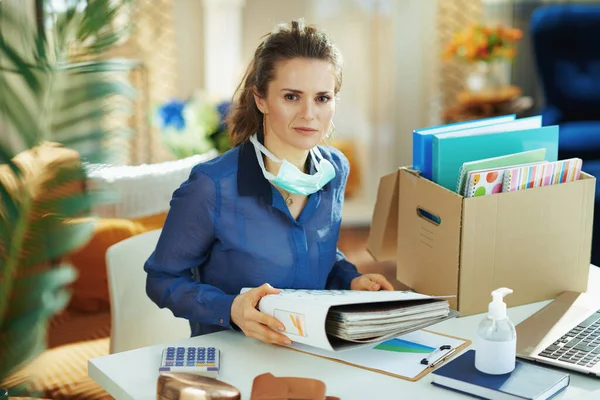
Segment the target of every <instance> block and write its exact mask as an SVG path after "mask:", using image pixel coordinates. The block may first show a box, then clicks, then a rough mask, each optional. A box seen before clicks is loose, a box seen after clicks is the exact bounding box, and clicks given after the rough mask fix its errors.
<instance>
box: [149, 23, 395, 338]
mask: <svg viewBox="0 0 600 400" xmlns="http://www.w3.org/2000/svg"><path fill="white" fill-rule="evenodd" d="M341 83H342V71H341V56H340V54H339V53H338V51H337V49H336V48H335V47H334V45H333V44H332V43H331V42H330V41H329V39H328V38H327V36H326V35H325V34H324V33H322V32H319V31H318V30H316V29H315V28H313V27H305V26H304V25H303V23H302V21H294V22H292V24H291V26H289V27H288V26H280V27H279V28H278V29H277V30H275V31H274V32H272V33H271V34H269V35H267V36H266V37H265V39H264V41H263V42H262V43H261V44H260V45H259V46H258V48H257V49H256V52H255V55H254V59H253V60H252V62H251V63H250V65H249V67H248V70H247V72H246V75H245V77H244V79H243V80H242V82H241V83H240V87H239V88H238V91H239V99H238V102H237V106H236V109H235V110H233V111H232V115H231V118H230V121H229V124H230V132H231V139H232V142H233V144H234V146H235V147H234V148H233V149H231V150H230V151H228V152H226V153H225V154H223V155H221V156H219V157H217V158H216V159H213V160H211V161H209V162H206V163H202V164H199V165H197V166H195V167H194V168H193V170H192V172H191V174H190V177H189V179H188V180H187V181H186V182H184V183H183V184H182V185H181V186H180V187H179V188H178V189H177V190H176V191H175V192H174V193H173V198H172V200H171V208H170V211H169V214H168V216H167V220H166V222H165V225H164V228H163V231H162V234H161V236H160V239H159V241H158V244H157V247H156V250H155V251H154V253H153V254H152V255H151V256H150V258H149V259H148V260H147V262H146V264H145V267H144V269H145V271H146V272H147V274H148V278H147V284H146V290H147V293H148V296H149V297H150V298H151V299H152V300H153V301H154V302H155V303H156V304H157V305H158V306H159V307H161V308H163V307H167V308H169V309H170V310H171V311H172V312H173V314H174V315H175V316H177V317H182V318H187V319H188V320H190V323H191V326H192V335H194V336H195V335H200V334H204V333H209V332H215V331H218V330H223V329H232V328H234V329H240V330H242V331H243V332H244V334H246V335H247V336H250V337H254V338H257V339H259V340H262V341H264V342H267V343H277V344H290V343H291V341H290V340H289V339H288V338H287V337H286V336H285V335H283V334H281V333H279V332H276V330H283V329H284V328H283V325H282V324H281V323H280V322H279V321H277V320H276V319H275V318H273V317H271V316H269V315H266V314H264V313H261V312H259V311H258V310H257V309H256V306H257V304H258V302H259V300H260V299H261V298H262V297H263V296H265V295H267V294H275V293H278V292H279V291H278V290H277V289H274V287H279V288H296V289H299V288H306V289H353V290H380V289H384V290H393V287H392V285H391V284H390V283H389V282H388V281H387V280H386V279H385V278H384V277H383V276H382V275H379V274H366V275H361V274H360V273H358V272H357V270H356V267H355V266H354V265H352V264H351V263H350V262H348V261H347V260H346V259H345V257H344V255H343V254H342V253H341V252H340V251H339V250H337V241H338V235H339V229H340V223H341V216H342V203H343V199H344V188H345V185H346V180H347V178H348V171H349V164H348V161H347V160H346V158H345V157H344V156H343V155H342V153H341V152H339V151H338V150H335V149H333V148H329V147H320V148H318V147H317V145H318V144H319V143H320V142H321V141H322V140H323V138H324V137H326V136H327V135H328V132H330V129H331V127H332V126H333V124H332V119H333V115H334V111H335V102H336V95H337V93H338V91H339V90H340V86H341ZM243 287H254V288H255V289H253V290H250V291H248V292H246V293H244V294H239V293H240V289H242V288H243Z"/></svg>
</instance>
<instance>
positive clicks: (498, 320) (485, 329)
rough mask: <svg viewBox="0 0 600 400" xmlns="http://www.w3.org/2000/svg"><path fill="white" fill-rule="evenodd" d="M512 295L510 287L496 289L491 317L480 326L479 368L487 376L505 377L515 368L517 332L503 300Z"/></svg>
mask: <svg viewBox="0 0 600 400" xmlns="http://www.w3.org/2000/svg"><path fill="white" fill-rule="evenodd" d="M512 292H513V291H512V289H508V288H500V289H496V290H494V291H493V292H492V296H493V300H492V302H491V303H490V304H489V307H488V314H487V316H486V317H485V318H484V319H483V321H481V323H480V324H479V329H478V331H477V339H476V347H475V368H477V369H478V370H479V371H481V372H483V373H486V374H492V375H501V374H508V373H510V372H512V371H513V370H514V369H515V362H516V352H517V331H516V330H515V325H514V324H513V323H512V322H511V321H510V319H508V317H507V316H506V303H504V301H503V298H504V296H506V295H507V294H510V293H512Z"/></svg>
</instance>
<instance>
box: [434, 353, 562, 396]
mask: <svg viewBox="0 0 600 400" xmlns="http://www.w3.org/2000/svg"><path fill="white" fill-rule="evenodd" d="M431 374H432V376H433V380H432V381H431V383H433V384H434V385H436V386H440V387H443V388H446V389H450V390H454V391H458V392H461V393H464V394H468V395H471V396H473V397H478V398H483V399H492V400H493V399H529V400H535V399H542V398H543V399H550V398H552V397H554V396H555V395H556V394H558V393H559V392H561V391H562V390H564V389H565V388H566V387H567V386H569V383H570V381H571V377H570V375H569V374H567V373H565V372H562V371H557V370H554V369H547V368H543V367H538V366H537V365H532V364H527V363H524V362H521V361H517V363H516V367H515V369H514V371H513V372H511V373H510V374H504V375H488V374H484V373H482V372H479V371H478V370H477V369H475V350H468V351H467V352H465V353H464V354H462V355H460V356H459V357H457V358H455V359H453V360H451V361H450V362H448V363H446V364H445V365H443V366H441V367H439V368H438V369H436V370H435V371H433V372H432V373H431Z"/></svg>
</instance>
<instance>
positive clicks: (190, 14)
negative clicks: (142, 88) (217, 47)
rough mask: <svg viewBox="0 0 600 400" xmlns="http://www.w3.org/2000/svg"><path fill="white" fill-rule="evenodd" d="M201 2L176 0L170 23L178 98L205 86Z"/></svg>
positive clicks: (198, 0) (199, 0)
mask: <svg viewBox="0 0 600 400" xmlns="http://www.w3.org/2000/svg"><path fill="white" fill-rule="evenodd" d="M202 9H203V5H202V1H201V0H175V2H174V9H173V19H174V23H175V43H176V49H177V50H176V52H177V61H178V62H177V67H178V73H179V91H178V96H179V97H182V98H186V97H189V96H190V95H191V94H192V93H193V91H194V90H195V89H198V88H202V87H203V86H204V61H203V60H204V31H203V21H204V13H203V12H202Z"/></svg>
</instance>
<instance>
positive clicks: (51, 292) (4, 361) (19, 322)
mask: <svg viewBox="0 0 600 400" xmlns="http://www.w3.org/2000/svg"><path fill="white" fill-rule="evenodd" d="M69 269H70V268H69V267H60V268H56V269H53V270H51V271H46V272H45V273H43V274H41V275H38V276H35V277H32V278H30V281H29V283H30V284H31V285H33V286H35V287H43V289H42V290H41V291H37V292H32V291H29V290H27V291H26V292H25V295H26V296H25V299H29V300H30V301H31V302H32V303H35V304H36V307H22V305H21V306H20V307H21V308H25V309H29V308H32V309H31V310H30V311H28V312H26V313H19V314H18V315H15V316H14V317H13V318H10V319H8V320H4V321H3V324H2V325H1V326H0V327H1V329H0V354H2V357H0V377H4V376H7V375H8V374H10V373H11V372H12V371H14V370H15V369H16V368H18V367H19V366H21V365H23V364H24V363H26V362H28V361H30V360H32V359H33V358H35V357H36V356H37V355H39V354H40V353H41V352H42V351H43V350H44V348H45V339H46V325H47V321H48V318H49V317H50V316H52V315H54V314H55V313H57V312H58V311H60V310H62V309H64V308H65V307H66V305H67V304H68V302H69V299H70V297H71V295H70V293H69V291H68V290H66V289H65V288H66V286H67V285H68V284H70V283H71V282H72V281H73V279H74V277H75V274H74V273H73V271H72V270H71V271H68V270H69ZM25 290H26V288H25V287H24V286H22V287H20V290H19V293H21V291H25ZM25 301H26V300H25Z"/></svg>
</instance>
